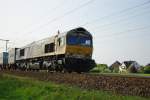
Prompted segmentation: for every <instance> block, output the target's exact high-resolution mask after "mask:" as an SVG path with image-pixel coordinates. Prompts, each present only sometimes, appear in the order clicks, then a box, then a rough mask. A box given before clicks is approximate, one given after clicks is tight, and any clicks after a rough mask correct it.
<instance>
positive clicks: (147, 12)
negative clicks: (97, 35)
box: [94, 11, 150, 30]
mask: <svg viewBox="0 0 150 100" xmlns="http://www.w3.org/2000/svg"><path fill="white" fill-rule="evenodd" d="M149 12H150V11H145V12H142V13H138V14H136V15H133V16H129V17H126V18H122V19H119V20H117V21H114V22H112V23H108V24H103V25H100V26H97V27H94V28H95V29H96V30H97V29H100V28H102V27H107V26H110V25H113V24H118V22H122V21H126V20H129V18H135V17H139V16H138V15H143V14H150V13H149ZM95 29H94V30H95Z"/></svg>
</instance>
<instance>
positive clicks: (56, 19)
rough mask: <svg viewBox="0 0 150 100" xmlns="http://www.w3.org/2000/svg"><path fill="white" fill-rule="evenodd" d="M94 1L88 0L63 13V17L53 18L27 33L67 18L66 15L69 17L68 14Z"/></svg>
mask: <svg viewBox="0 0 150 100" xmlns="http://www.w3.org/2000/svg"><path fill="white" fill-rule="evenodd" d="M94 1H95V0H89V1H88V2H86V3H84V4H81V5H79V6H78V7H76V8H74V9H72V10H70V11H68V12H66V13H64V14H63V15H61V16H58V17H56V18H54V19H52V20H50V21H48V22H47V23H45V24H43V25H40V26H39V27H37V28H36V29H34V30H33V31H31V32H28V33H32V32H34V31H35V30H37V29H41V28H43V27H45V26H46V25H48V24H50V23H52V22H55V21H58V20H59V19H62V18H64V17H65V16H67V15H69V14H71V13H74V12H76V11H78V10H79V9H81V8H83V7H85V6H87V5H89V4H91V3H92V2H94Z"/></svg>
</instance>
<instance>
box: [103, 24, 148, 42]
mask: <svg viewBox="0 0 150 100" xmlns="http://www.w3.org/2000/svg"><path fill="white" fill-rule="evenodd" d="M148 28H150V25H148V26H144V27H138V28H133V29H128V30H125V31H122V32H115V33H112V35H106V36H104V37H102V39H106V38H111V37H114V36H120V35H124V33H127V32H135V31H139V30H144V29H148Z"/></svg>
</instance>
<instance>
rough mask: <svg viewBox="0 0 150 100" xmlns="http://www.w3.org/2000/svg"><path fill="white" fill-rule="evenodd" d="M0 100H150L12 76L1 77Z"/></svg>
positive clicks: (4, 75)
mask: <svg viewBox="0 0 150 100" xmlns="http://www.w3.org/2000/svg"><path fill="white" fill-rule="evenodd" d="M0 100H149V99H148V98H143V97H138V96H123V95H119V94H115V93H111V92H106V91H105V92H104V91H100V90H99V91H97V90H87V89H81V88H78V87H75V86H68V85H64V84H61V85H60V84H59V85H58V84H54V83H52V82H43V81H38V80H35V79H33V78H27V77H18V76H14V75H10V74H1V75H0Z"/></svg>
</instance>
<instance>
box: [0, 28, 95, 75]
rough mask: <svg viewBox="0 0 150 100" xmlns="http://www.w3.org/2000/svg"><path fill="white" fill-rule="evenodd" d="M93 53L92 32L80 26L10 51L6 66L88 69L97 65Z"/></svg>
mask: <svg viewBox="0 0 150 100" xmlns="http://www.w3.org/2000/svg"><path fill="white" fill-rule="evenodd" d="M92 53H93V38H92V35H91V33H90V32H88V31H87V30H86V29H85V28H82V27H79V28H75V29H72V30H70V31H67V32H64V33H59V32H58V34H57V35H55V36H52V37H48V38H45V39H42V40H39V41H35V42H32V43H30V44H28V45H26V46H24V47H21V48H13V49H11V50H9V51H8V65H7V68H8V69H21V70H42V69H43V70H44V69H46V70H49V71H68V72H72V71H74V72H88V71H89V70H90V69H92V68H93V67H94V66H95V61H94V60H93V59H92ZM0 65H1V69H3V66H2V65H3V64H2V63H1V64H0ZM5 66H6V64H5Z"/></svg>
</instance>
